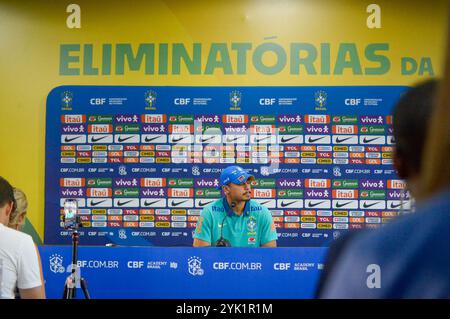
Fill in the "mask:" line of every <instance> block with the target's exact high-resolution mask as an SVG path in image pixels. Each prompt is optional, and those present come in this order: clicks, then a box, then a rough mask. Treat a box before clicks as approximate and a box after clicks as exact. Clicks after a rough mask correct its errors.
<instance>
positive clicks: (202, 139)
mask: <svg viewBox="0 0 450 319" xmlns="http://www.w3.org/2000/svg"><path fill="white" fill-rule="evenodd" d="M213 138H214V136H211V137H208V138H205V139H204V138H201V139H200V142H201V143H204V142H207V141H209V140H212V139H213Z"/></svg>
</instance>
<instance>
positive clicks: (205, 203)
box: [198, 201, 212, 207]
mask: <svg viewBox="0 0 450 319" xmlns="http://www.w3.org/2000/svg"><path fill="white" fill-rule="evenodd" d="M211 202H212V201H210V202H202V201H199V202H198V206H200V207H202V206H206V205H208V204H209V203H211Z"/></svg>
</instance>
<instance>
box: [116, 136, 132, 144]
mask: <svg viewBox="0 0 450 319" xmlns="http://www.w3.org/2000/svg"><path fill="white" fill-rule="evenodd" d="M133 137H134V136H128V137H125V138H122V137H121V136H119V139H118V141H119V143H120V142H125V141H126V140H129V139H130V138H133Z"/></svg>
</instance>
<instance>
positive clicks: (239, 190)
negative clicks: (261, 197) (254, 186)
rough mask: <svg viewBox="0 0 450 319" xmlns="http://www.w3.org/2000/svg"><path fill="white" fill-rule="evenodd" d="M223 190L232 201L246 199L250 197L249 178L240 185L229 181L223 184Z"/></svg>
mask: <svg viewBox="0 0 450 319" xmlns="http://www.w3.org/2000/svg"><path fill="white" fill-rule="evenodd" d="M224 191H225V194H226V195H228V196H229V197H230V198H231V200H233V201H237V202H238V201H247V200H249V199H250V198H251V186H250V181H249V180H247V181H245V182H244V183H243V184H241V185H238V184H233V183H230V184H228V185H226V186H224Z"/></svg>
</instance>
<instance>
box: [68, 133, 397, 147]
mask: <svg viewBox="0 0 450 319" xmlns="http://www.w3.org/2000/svg"><path fill="white" fill-rule="evenodd" d="M60 142H61V144H86V143H89V144H136V143H142V144H167V143H171V144H176V145H184V144H187V145H191V144H201V145H203V144H249V143H250V144H259V145H261V144H262V145H268V144H281V145H288V144H297V145H298V144H315V145H330V144H334V145H357V144H359V145H393V144H394V138H393V136H392V135H387V136H385V135H359V136H358V135H272V134H255V135H191V134H170V135H165V134H142V135H141V134H114V135H113V134H87V135H86V134H62V135H61V140H60Z"/></svg>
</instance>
